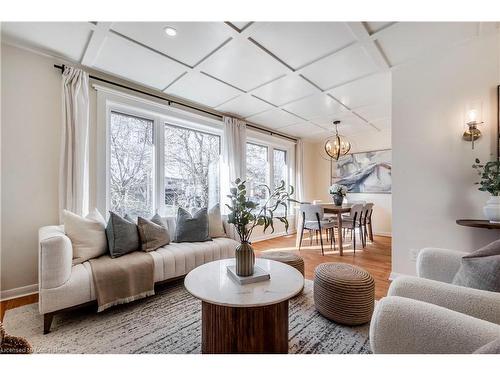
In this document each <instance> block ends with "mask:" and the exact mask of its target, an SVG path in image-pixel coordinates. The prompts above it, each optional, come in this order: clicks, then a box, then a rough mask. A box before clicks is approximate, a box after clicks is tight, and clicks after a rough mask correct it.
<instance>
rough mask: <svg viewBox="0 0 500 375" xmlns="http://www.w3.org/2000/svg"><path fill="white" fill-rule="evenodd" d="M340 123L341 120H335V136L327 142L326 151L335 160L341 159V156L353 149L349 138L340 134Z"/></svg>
mask: <svg viewBox="0 0 500 375" xmlns="http://www.w3.org/2000/svg"><path fill="white" fill-rule="evenodd" d="M339 124H340V121H338V120H337V121H334V122H333V125H334V126H335V137H333V138H330V139H328V140H327V141H326V143H325V152H326V153H327V154H328V156H330V157H331V158H332V159H335V160H339V158H340V157H341V156H344V155H347V154H348V153H349V150H350V149H351V143H350V142H349V141H348V140H347V138H346V137H344V136H342V135H339V129H338V126H339Z"/></svg>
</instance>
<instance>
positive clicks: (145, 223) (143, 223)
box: [137, 216, 170, 251]
mask: <svg viewBox="0 0 500 375" xmlns="http://www.w3.org/2000/svg"><path fill="white" fill-rule="evenodd" d="M137 227H138V228H139V237H140V240H141V250H142V251H152V250H156V249H158V248H159V247H162V246H165V245H168V243H169V242H170V236H169V235H168V229H167V228H166V227H165V226H163V225H161V224H156V223H154V222H153V221H149V220H147V219H144V218H143V217H140V216H139V217H138V218H137Z"/></svg>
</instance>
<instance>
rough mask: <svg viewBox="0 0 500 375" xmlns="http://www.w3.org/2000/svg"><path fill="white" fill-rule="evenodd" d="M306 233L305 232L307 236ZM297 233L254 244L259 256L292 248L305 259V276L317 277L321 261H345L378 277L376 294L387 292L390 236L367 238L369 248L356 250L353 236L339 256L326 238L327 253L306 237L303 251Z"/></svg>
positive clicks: (308, 277) (378, 297) (310, 278)
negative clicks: (322, 252) (316, 270)
mask: <svg viewBox="0 0 500 375" xmlns="http://www.w3.org/2000/svg"><path fill="white" fill-rule="evenodd" d="M306 235H307V234H304V236H306ZM295 239H296V237H295V235H289V236H283V237H277V238H273V239H270V240H265V241H260V242H255V243H253V244H252V246H253V248H254V250H255V252H256V254H257V256H259V253H260V252H262V251H273V250H276V251H277V250H279V251H290V252H292V253H294V254H298V255H300V256H301V257H302V258H303V259H304V265H305V277H306V279H309V280H313V279H314V269H315V268H316V266H318V265H319V264H321V263H326V262H342V263H349V264H354V265H356V266H359V267H361V268H363V269H365V270H366V271H368V272H369V273H370V274H371V275H372V276H373V278H374V279H375V298H376V299H380V298H382V297H385V296H386V295H387V290H388V289H389V284H390V281H389V275H390V274H391V242H392V241H391V238H390V237H382V236H374V238H373V240H374V241H373V243H370V242H368V243H367V246H366V248H364V249H363V248H362V247H361V245H359V246H358V243H357V242H356V253H354V251H353V249H352V244H351V242H350V240H349V239H348V240H346V243H344V255H343V256H340V255H339V252H338V250H335V251H332V250H330V245H329V244H328V245H327V244H326V239H324V240H325V246H324V249H325V255H324V256H323V255H321V246H320V245H319V244H318V245H317V244H316V241H314V242H313V246H309V243H310V242H309V238H308V237H305V238H304V240H303V242H302V248H301V250H300V251H298V250H297V248H296V247H295Z"/></svg>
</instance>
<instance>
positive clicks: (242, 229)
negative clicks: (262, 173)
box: [226, 178, 298, 242]
mask: <svg viewBox="0 0 500 375" xmlns="http://www.w3.org/2000/svg"><path fill="white" fill-rule="evenodd" d="M245 183H246V181H242V180H241V179H239V178H237V179H236V180H235V181H234V182H233V183H232V185H233V186H232V187H231V189H230V194H229V195H228V196H227V197H228V198H230V199H231V205H228V204H226V206H227V208H228V209H229V211H230V213H229V215H228V222H229V223H230V224H233V225H234V226H235V228H236V231H237V233H238V236H239V237H240V240H241V242H248V241H249V240H250V236H251V235H252V232H253V230H254V228H255V227H257V226H263V227H264V232H266V230H267V229H268V228H271V233H273V232H274V219H276V220H279V221H280V222H282V223H283V224H284V225H285V230H286V232H287V233H288V228H289V223H288V219H287V214H288V205H287V202H295V203H298V201H296V200H295V199H293V198H291V197H292V196H293V194H294V188H293V186H289V187H288V188H287V187H286V186H285V185H286V184H285V181H283V180H282V181H281V183H280V185H279V186H277V187H276V188H275V189H274V190H271V188H270V187H269V186H267V185H265V184H263V185H259V186H258V187H262V188H264V189H266V191H267V195H268V197H267V199H266V201H265V202H264V204H262V205H260V206H259V205H258V204H256V203H255V202H252V201H251V200H250V199H249V198H248V197H247V190H246V185H245ZM279 207H283V208H284V215H283V216H276V215H275V214H276V210H277V209H278V208H279ZM255 212H256V213H255Z"/></svg>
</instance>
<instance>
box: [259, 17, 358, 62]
mask: <svg viewBox="0 0 500 375" xmlns="http://www.w3.org/2000/svg"><path fill="white" fill-rule="evenodd" d="M259 25H260V26H261V27H259V28H258V29H257V30H256V31H255V32H253V33H252V39H254V40H256V41H257V42H258V43H259V44H260V45H262V46H263V47H265V48H266V49H267V50H269V51H271V52H272V53H273V54H274V55H276V56H278V57H279V58H280V59H281V60H283V61H284V62H285V63H286V64H288V65H290V66H291V67H293V68H294V69H297V68H299V67H302V66H304V65H305V64H308V63H310V62H312V61H314V60H316V59H318V58H320V57H323V56H325V55H327V54H328V53H331V52H333V51H336V50H338V49H340V48H342V47H345V46H347V45H349V44H351V43H353V42H354V41H355V39H354V36H353V35H352V33H351V31H350V30H349V28H348V27H347V26H346V24H345V23H343V22H264V23H259Z"/></svg>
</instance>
